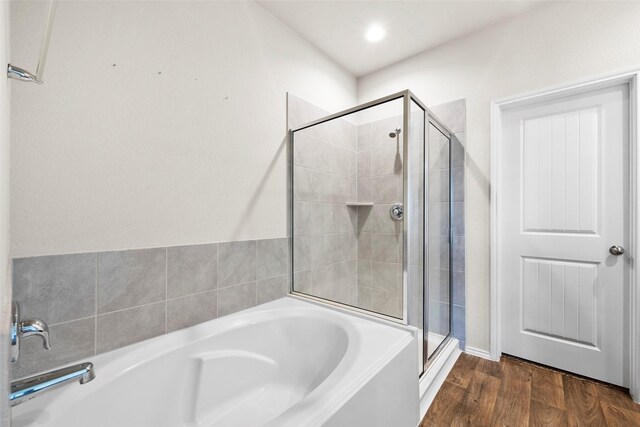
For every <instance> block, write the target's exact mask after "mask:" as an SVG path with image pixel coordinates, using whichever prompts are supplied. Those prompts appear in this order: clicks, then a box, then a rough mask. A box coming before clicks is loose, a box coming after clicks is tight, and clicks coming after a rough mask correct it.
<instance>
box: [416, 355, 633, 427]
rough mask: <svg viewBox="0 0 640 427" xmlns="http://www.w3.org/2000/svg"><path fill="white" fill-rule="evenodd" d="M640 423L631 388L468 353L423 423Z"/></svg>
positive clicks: (432, 424) (549, 424)
mask: <svg viewBox="0 0 640 427" xmlns="http://www.w3.org/2000/svg"><path fill="white" fill-rule="evenodd" d="M462 425H468V426H515V427H519V426H640V405H638V404H636V403H634V402H633V401H632V400H631V397H630V396H629V394H628V393H627V391H626V390H622V389H620V388H617V387H615V386H609V385H607V384H603V383H600V382H597V381H593V380H588V379H584V378H581V377H577V376H574V375H571V374H567V373H565V372H559V371H555V370H553V369H550V368H547V367H543V366H539V365H536V364H533V363H530V362H526V361H522V360H519V359H516V358H512V357H508V356H507V357H503V358H502V360H501V361H500V363H498V362H491V361H488V360H485V359H480V358H478V357H474V356H470V355H468V354H466V353H463V354H462V355H461V356H460V358H459V359H458V361H457V362H456V364H455V366H454V367H453V369H452V370H451V372H450V373H449V376H448V377H447V379H446V381H445V383H444V384H443V385H442V388H441V389H440V391H439V392H438V394H437V395H436V398H435V399H434V401H433V403H432V404H431V407H430V408H429V411H428V412H427V414H426V415H425V417H424V419H423V420H422V422H421V423H420V427H427V426H462Z"/></svg>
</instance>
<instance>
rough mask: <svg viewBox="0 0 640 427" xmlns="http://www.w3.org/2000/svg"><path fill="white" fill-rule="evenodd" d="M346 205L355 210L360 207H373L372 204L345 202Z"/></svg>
mask: <svg viewBox="0 0 640 427" xmlns="http://www.w3.org/2000/svg"><path fill="white" fill-rule="evenodd" d="M346 205H347V206H351V207H354V208H357V207H360V206H373V202H347V203H346Z"/></svg>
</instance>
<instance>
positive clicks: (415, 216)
mask: <svg viewBox="0 0 640 427" xmlns="http://www.w3.org/2000/svg"><path fill="white" fill-rule="evenodd" d="M390 130H391V131H390ZM450 137H451V132H450V131H449V129H448V128H447V127H446V126H444V125H443V124H442V123H441V122H440V121H439V120H438V119H437V118H436V117H435V116H434V115H433V114H432V113H431V112H430V111H429V110H428V109H427V108H426V107H425V106H424V105H423V104H422V103H421V102H420V101H419V100H418V99H417V98H416V97H415V96H414V95H413V94H412V93H411V92H409V91H404V92H400V93H396V94H393V95H390V96H386V97H384V98H380V99H378V100H375V101H372V102H368V103H366V104H362V105H359V106H357V107H354V108H351V109H349V110H345V111H342V112H340V113H336V114H333V115H330V116H327V117H324V118H321V119H319V120H316V121H313V122H311V123H308V124H305V125H303V126H300V127H298V128H295V129H292V130H291V133H290V142H291V144H290V152H289V155H290V171H291V173H290V188H291V193H290V201H291V213H292V214H291V236H292V239H291V245H292V247H291V251H290V254H291V257H292V259H291V265H292V266H293V268H292V281H291V283H292V292H293V293H294V294H298V295H301V296H305V297H308V298H312V299H320V300H323V301H325V302H330V303H332V304H340V305H346V306H350V307H352V308H353V309H356V310H364V311H367V312H370V313H373V314H375V315H377V316H382V317H385V318H387V319H391V320H394V321H396V322H401V323H405V324H410V325H413V326H415V327H417V328H419V329H420V330H421V331H422V335H423V337H424V339H423V348H422V360H423V368H424V367H425V366H426V365H427V363H428V362H429V360H430V358H432V357H433V356H434V354H436V353H437V350H438V349H439V348H440V347H442V344H443V343H444V342H445V341H446V340H447V338H448V337H449V335H450V332H451V308H450V307H451V277H450V276H451V265H450V264H451V249H450V248H451V244H450V242H451V227H450V224H451V221H450V216H451V197H450V192H451V190H450V189H451V185H450V182H451V173H450V171H451V168H450ZM390 138H392V140H393V142H392V141H390ZM394 142H395V143H394Z"/></svg>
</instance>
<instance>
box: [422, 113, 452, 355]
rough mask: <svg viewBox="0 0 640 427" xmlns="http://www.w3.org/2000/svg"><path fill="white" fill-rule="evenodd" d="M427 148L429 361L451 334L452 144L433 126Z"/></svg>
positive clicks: (426, 335)
mask: <svg viewBox="0 0 640 427" xmlns="http://www.w3.org/2000/svg"><path fill="white" fill-rule="evenodd" d="M428 146H429V158H428V170H429V175H428V190H427V198H428V227H427V228H428V230H429V243H428V244H429V256H428V263H427V265H428V286H427V292H426V294H425V309H426V310H425V317H424V321H425V326H424V330H425V331H426V333H425V340H426V341H427V355H426V356H427V357H426V359H427V361H428V360H429V359H431V358H432V357H433V355H434V354H435V353H436V352H437V351H438V349H439V348H440V347H441V346H442V344H443V343H444V342H445V340H446V339H447V337H448V336H449V335H450V333H451V161H450V160H451V144H450V138H449V134H448V133H446V132H445V131H444V130H441V129H440V128H439V127H438V126H437V125H436V124H435V123H433V122H430V123H429V126H428Z"/></svg>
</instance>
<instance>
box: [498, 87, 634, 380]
mask: <svg viewBox="0 0 640 427" xmlns="http://www.w3.org/2000/svg"><path fill="white" fill-rule="evenodd" d="M628 128H629V88H628V86H627V85H620V86H616V87H612V88H607V89H600V90H595V91H591V92H588V93H582V94H580V95H573V96H570V97H564V98H559V99H554V100H551V101H545V102H540V103H537V104H533V105H528V106H526V107H521V108H517V109H513V110H508V111H506V112H505V113H504V115H503V125H502V135H503V144H502V152H501V156H502V166H501V171H500V177H501V178H500V179H501V188H502V190H501V194H499V200H500V208H499V209H500V211H499V212H498V221H500V225H501V230H502V232H501V238H500V242H499V244H500V245H501V259H500V262H499V265H500V271H499V272H498V274H499V275H500V281H501V282H500V283H501V286H502V291H501V292H502V293H501V298H502V325H501V327H502V351H503V352H504V353H507V354H512V355H514V356H518V357H522V358H525V359H529V360H533V361H535V362H538V363H542V364H545V365H550V366H553V367H556V368H559V369H563V370H567V371H571V372H575V373H578V374H581V375H585V376H588V377H592V378H596V379H599V380H602V381H606V382H609V383H613V384H617V385H622V386H626V384H625V381H626V375H625V365H626V363H625V360H626V357H625V355H626V354H628V352H627V346H626V342H627V339H626V336H627V333H628V330H627V323H626V322H625V318H626V313H627V312H628V309H627V304H626V302H625V297H624V296H625V295H626V294H627V293H626V290H627V286H628V262H629V258H628V255H627V254H626V253H625V254H623V255H617V256H616V255H613V254H612V253H611V252H610V248H611V246H621V247H623V248H626V247H628V244H629V225H628V224H629V215H628V212H629V202H628V192H629V184H628V182H629V168H628V162H629V131H628ZM614 252H615V250H614Z"/></svg>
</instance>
